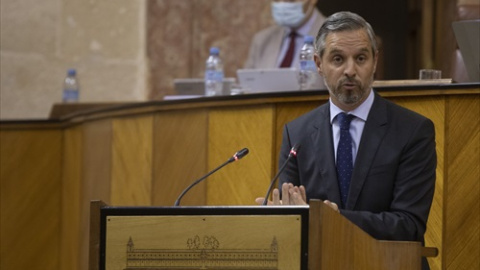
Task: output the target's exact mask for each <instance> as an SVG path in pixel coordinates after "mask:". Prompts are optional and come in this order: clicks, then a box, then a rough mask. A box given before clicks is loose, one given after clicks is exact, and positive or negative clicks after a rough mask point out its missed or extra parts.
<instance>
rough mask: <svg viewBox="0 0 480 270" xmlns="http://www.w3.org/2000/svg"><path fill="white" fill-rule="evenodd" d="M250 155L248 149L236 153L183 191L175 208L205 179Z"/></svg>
mask: <svg viewBox="0 0 480 270" xmlns="http://www.w3.org/2000/svg"><path fill="white" fill-rule="evenodd" d="M247 154H248V148H243V149H242V150H240V151H238V152H236V153H235V154H234V155H233V156H232V157H231V158H229V159H228V160H227V161H226V162H224V163H223V164H222V165H220V166H218V167H217V168H215V169H214V170H213V171H210V172H209V173H207V174H206V175H204V176H203V177H201V178H200V179H198V180H196V181H195V182H193V183H192V184H191V185H190V186H188V187H187V188H186V189H184V190H183V192H182V193H181V194H180V196H178V198H177V200H176V201H175V204H174V206H179V205H180V200H181V199H182V197H183V196H184V195H185V194H186V193H187V192H188V191H189V190H190V189H191V188H192V187H193V186H195V185H196V184H198V183H200V182H202V181H203V180H204V179H205V178H207V177H209V176H210V175H212V174H213V173H214V172H216V171H218V170H220V169H221V168H223V167H224V166H225V165H227V164H229V163H232V162H234V161H237V160H239V159H241V158H243V157H244V156H246V155H247Z"/></svg>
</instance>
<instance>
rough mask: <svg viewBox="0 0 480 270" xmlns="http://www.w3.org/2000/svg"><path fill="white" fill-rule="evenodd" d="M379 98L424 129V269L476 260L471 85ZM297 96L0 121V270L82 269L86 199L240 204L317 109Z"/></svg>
mask: <svg viewBox="0 0 480 270" xmlns="http://www.w3.org/2000/svg"><path fill="white" fill-rule="evenodd" d="M378 92H379V93H380V94H381V95H382V96H385V97H387V98H388V99H391V100H393V101H394V102H396V103H398V104H400V105H402V106H405V107H407V108H410V109H412V110H414V111H417V112H419V113H421V114H423V115H425V116H427V117H429V118H431V119H432V120H433V121H434V123H435V128H436V134H437V153H438V168H437V184H436V193H435V198H434V203H433V206H432V210H431V214H430V218H429V222H428V230H427V237H426V240H427V246H435V247H438V248H439V251H440V254H439V256H438V257H436V258H433V259H430V263H431V268H432V269H472V268H475V267H477V266H478V265H479V264H480V258H479V257H478V254H479V253H480V241H479V237H480V232H479V230H480V229H479V227H480V207H479V203H478V202H479V201H480V186H479V176H480V151H479V149H480V138H479V136H480V117H479V115H480V88H479V85H478V84H477V85H448V86H444V85H438V86H417V87H405V88H395V87H385V88H382V89H379V90H378ZM327 100H328V95H327V93H326V92H316V91H311V92H296V93H281V94H279V93H277V94H259V95H245V96H232V97H216V98H202V99H198V100H188V101H187V100H183V101H170V102H149V103H133V104H118V105H109V106H106V107H105V106H104V107H102V106H101V105H102V104H99V106H98V108H97V109H95V108H93V109H92V107H90V109H88V110H84V111H80V112H74V113H71V114H69V115H67V116H64V117H63V118H61V119H57V120H51V121H14V122H8V121H4V122H1V123H0V139H1V149H0V157H1V160H0V165H1V167H0V173H1V174H0V176H1V179H0V233H1V234H0V236H1V239H0V244H1V253H0V254H1V255H0V256H1V257H0V268H1V269H87V265H88V234H89V232H88V224H89V202H90V200H98V199H100V200H103V201H105V202H107V203H108V204H110V205H128V206H151V205H155V206H162V205H165V206H167V205H168V206H170V205H173V203H174V201H175V199H176V197H177V196H178V194H180V192H181V191H182V190H183V189H184V188H185V187H186V186H187V185H189V184H190V183H191V182H193V181H194V180H196V179H198V178H199V177H200V176H202V175H203V174H205V173H206V172H207V171H209V170H212V169H214V168H215V167H217V166H218V165H220V164H221V163H223V162H224V161H226V160H227V159H228V158H229V157H230V156H231V155H232V154H233V153H235V152H236V151H237V150H240V149H241V148H244V147H248V148H249V149H250V154H249V155H248V156H246V157H245V158H244V159H242V160H240V161H239V162H235V163H232V164H229V165H228V166H227V167H225V168H223V169H222V170H221V171H218V172H217V173H216V174H214V175H212V176H211V177H210V178H209V179H208V181H207V182H204V183H201V184H199V185H198V186H196V187H194V188H193V189H192V190H191V192H190V193H188V194H187V195H186V196H185V197H184V198H183V200H182V205H249V204H254V198H255V197H258V196H263V195H264V192H265V191H266V188H267V186H268V184H269V182H270V179H271V178H272V177H273V175H274V174H275V173H276V170H277V160H278V150H279V146H280V141H281V131H282V127H283V124H284V123H286V122H287V121H290V120H291V119H293V118H296V117H297V116H299V115H300V114H302V113H305V112H307V111H309V110H311V109H313V108H315V107H316V106H318V105H320V104H322V103H324V102H326V101H327Z"/></svg>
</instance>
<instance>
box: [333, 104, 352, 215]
mask: <svg viewBox="0 0 480 270" xmlns="http://www.w3.org/2000/svg"><path fill="white" fill-rule="evenodd" d="M353 117H355V116H353V115H351V114H346V113H343V112H342V113H339V114H338V115H337V121H338V123H339V125H340V141H339V142H338V147H337V178H338V184H339V187H340V195H341V197H342V205H343V206H344V207H345V205H346V203H347V197H348V189H349V187H350V181H351V180H352V171H353V159H352V137H351V135H350V122H351V121H352V119H353Z"/></svg>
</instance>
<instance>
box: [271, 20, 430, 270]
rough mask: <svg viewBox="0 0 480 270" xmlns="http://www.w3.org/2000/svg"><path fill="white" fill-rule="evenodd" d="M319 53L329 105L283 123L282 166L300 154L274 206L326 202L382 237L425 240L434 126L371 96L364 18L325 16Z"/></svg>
mask: <svg viewBox="0 0 480 270" xmlns="http://www.w3.org/2000/svg"><path fill="white" fill-rule="evenodd" d="M316 53H317V55H316V56H315V61H316V64H317V68H318V71H319V73H320V74H321V75H323V77H324V79H325V84H326V85H327V87H328V89H329V93H330V100H329V102H328V103H326V104H324V105H322V106H320V107H318V108H316V109H314V110H313V111H311V112H309V113H307V114H305V115H303V116H301V117H299V118H297V119H295V120H294V121H292V122H290V123H288V124H286V125H285V128H284V131H283V142H282V147H281V153H280V162H279V163H280V164H283V163H284V162H285V160H286V158H287V156H288V154H289V152H290V149H291V148H292V147H293V146H294V145H295V144H300V145H301V149H300V150H299V151H298V155H297V157H296V159H291V160H290V161H289V162H288V163H287V167H286V169H285V171H284V173H283V175H282V176H281V177H280V186H281V189H282V195H283V197H282V200H280V198H279V196H280V192H279V190H275V191H274V193H273V202H272V203H273V204H284V205H285V204H305V203H307V202H308V200H309V199H321V200H324V202H325V203H326V204H327V205H329V206H330V207H332V208H333V209H335V210H337V211H339V212H340V213H341V214H342V215H344V216H345V217H346V218H348V219H349V220H351V221H352V222H353V223H355V224H356V225H358V226H359V227H360V228H362V229H363V230H365V231H366V232H367V233H369V234H370V235H372V236H373V237H375V238H377V239H383V240H405V241H422V242H423V237H424V233H425V230H426V223H427V218H428V214H429V211H430V206H431V203H432V199H433V194H434V188H435V169H436V164H437V161H436V151H435V130H434V126H433V123H432V121H430V120H429V119H427V118H425V117H424V116H422V115H419V114H417V113H415V112H412V111H409V110H407V109H405V108H402V107H400V106H398V105H395V104H394V103H392V102H390V101H387V100H385V99H384V98H382V97H380V96H379V95H378V94H376V93H375V92H373V90H372V82H373V75H374V73H375V69H376V62H377V47H376V44H375V34H374V32H373V29H372V28H371V26H370V25H369V24H368V23H367V22H366V21H365V20H364V19H363V18H361V17H360V16H358V15H356V14H353V13H350V12H340V13H336V14H333V15H332V16H330V17H329V18H327V20H326V22H325V23H324V24H323V25H322V27H321V28H320V30H319V32H318V35H317V38H316ZM340 117H343V118H340ZM340 119H344V120H342V121H340ZM345 119H348V120H345ZM340 122H343V123H346V122H350V124H349V127H348V124H347V125H346V129H345V127H344V126H343V124H342V123H340ZM342 130H343V131H342ZM345 130H346V132H345ZM345 140H346V141H345ZM345 147H347V148H345ZM345 149H346V150H345ZM345 153H347V154H348V155H346V154H345ZM345 156H346V157H345ZM349 163H350V165H348V164H349ZM346 165H347V166H346ZM424 268H426V269H428V265H427V264H426V260H424Z"/></svg>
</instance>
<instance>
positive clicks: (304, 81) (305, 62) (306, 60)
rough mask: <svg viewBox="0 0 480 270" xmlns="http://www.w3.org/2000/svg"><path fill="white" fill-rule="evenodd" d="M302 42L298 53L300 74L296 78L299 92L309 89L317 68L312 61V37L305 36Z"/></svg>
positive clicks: (313, 49) (313, 50)
mask: <svg viewBox="0 0 480 270" xmlns="http://www.w3.org/2000/svg"><path fill="white" fill-rule="evenodd" d="M303 40H304V44H303V47H302V50H301V51H300V74H299V76H298V81H299V84H300V90H305V89H308V88H309V87H311V86H312V84H313V82H314V80H315V78H316V77H315V74H316V73H317V66H316V65H315V60H314V59H313V55H314V54H315V48H314V46H313V37H312V36H305V37H304V39H303Z"/></svg>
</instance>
